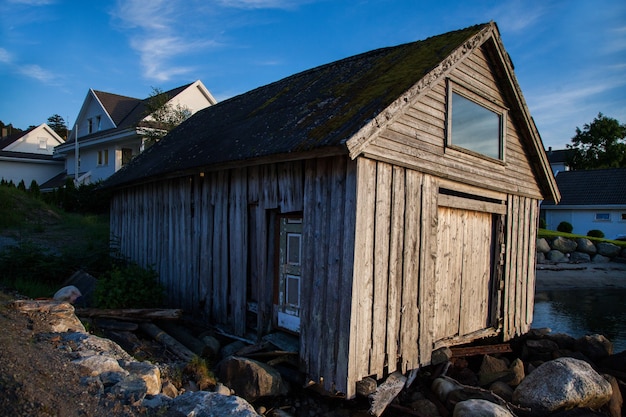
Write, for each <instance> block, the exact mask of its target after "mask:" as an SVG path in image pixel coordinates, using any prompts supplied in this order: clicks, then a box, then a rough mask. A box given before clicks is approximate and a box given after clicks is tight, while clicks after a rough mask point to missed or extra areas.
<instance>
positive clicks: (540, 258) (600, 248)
mask: <svg viewBox="0 0 626 417" xmlns="http://www.w3.org/2000/svg"><path fill="white" fill-rule="evenodd" d="M611 261H615V262H626V248H622V247H620V246H617V245H615V244H613V243H608V242H593V241H592V240H590V239H587V238H584V237H580V238H577V239H568V238H565V237H561V236H559V237H556V238H553V239H548V238H539V239H537V263H555V262H556V263H558V262H568V263H585V262H593V263H605V262H611Z"/></svg>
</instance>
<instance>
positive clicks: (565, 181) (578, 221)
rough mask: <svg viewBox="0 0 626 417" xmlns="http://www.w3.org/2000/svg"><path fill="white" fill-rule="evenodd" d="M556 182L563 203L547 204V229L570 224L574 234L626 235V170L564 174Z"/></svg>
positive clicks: (612, 236)
mask: <svg viewBox="0 0 626 417" xmlns="http://www.w3.org/2000/svg"><path fill="white" fill-rule="evenodd" d="M556 182H557V185H558V187H559V190H560V192H561V201H560V202H559V204H556V205H555V204H554V203H552V202H549V201H544V202H543V203H542V204H541V210H542V211H543V213H544V215H545V220H546V227H547V228H548V229H549V230H556V228H557V227H558V225H559V223H561V222H568V223H570V224H571V225H572V226H573V227H574V230H573V233H575V234H579V235H586V234H587V232H589V230H601V231H602V232H603V233H604V236H605V237H606V238H607V239H613V238H615V237H616V236H618V235H623V234H626V168H612V169H594V170H588V171H560V172H559V173H558V175H557V176H556Z"/></svg>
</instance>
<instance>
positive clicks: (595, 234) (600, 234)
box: [587, 229, 604, 238]
mask: <svg viewBox="0 0 626 417" xmlns="http://www.w3.org/2000/svg"><path fill="white" fill-rule="evenodd" d="M587 236H589V237H599V238H603V237H604V232H603V231H602V230H598V229H592V230H590V231H588V232H587Z"/></svg>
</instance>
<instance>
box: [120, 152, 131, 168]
mask: <svg viewBox="0 0 626 417" xmlns="http://www.w3.org/2000/svg"><path fill="white" fill-rule="evenodd" d="M131 159H133V150H132V149H130V148H122V166H124V165H126V164H127V163H129V162H130V160H131Z"/></svg>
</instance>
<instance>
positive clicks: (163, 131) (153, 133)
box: [138, 87, 191, 147]
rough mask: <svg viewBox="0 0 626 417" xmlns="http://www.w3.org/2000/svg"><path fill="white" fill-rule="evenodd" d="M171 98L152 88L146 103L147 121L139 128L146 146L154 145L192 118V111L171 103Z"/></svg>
mask: <svg viewBox="0 0 626 417" xmlns="http://www.w3.org/2000/svg"><path fill="white" fill-rule="evenodd" d="M170 99H171V97H170V96H169V95H167V94H166V93H164V92H163V91H162V90H161V89H160V88H155V87H153V88H152V93H151V94H150V97H149V98H148V101H147V103H146V112H145V116H146V117H147V119H146V120H144V121H142V122H140V124H139V126H138V128H139V129H140V131H141V134H142V135H143V137H144V143H145V146H146V147H148V146H151V145H154V144H155V143H156V142H158V141H159V140H161V138H162V137H164V136H165V135H167V133H169V132H170V131H171V130H172V129H174V128H175V127H176V126H178V125H179V124H181V123H182V122H184V121H185V120H187V119H188V118H189V117H191V110H189V108H187V107H185V106H181V105H180V104H177V105H176V106H174V105H172V104H171V103H169V100H170Z"/></svg>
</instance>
